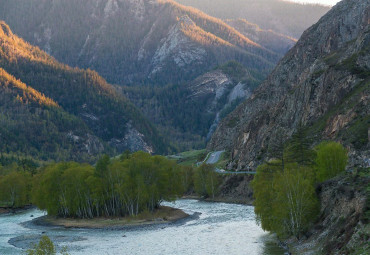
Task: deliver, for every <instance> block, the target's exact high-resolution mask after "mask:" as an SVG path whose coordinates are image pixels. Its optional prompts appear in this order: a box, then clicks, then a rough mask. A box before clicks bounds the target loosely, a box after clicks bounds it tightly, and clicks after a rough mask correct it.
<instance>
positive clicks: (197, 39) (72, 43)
mask: <svg viewBox="0 0 370 255" xmlns="http://www.w3.org/2000/svg"><path fill="white" fill-rule="evenodd" d="M0 19H3V20H4V21H5V22H7V23H8V24H9V25H10V26H11V27H12V29H13V30H14V31H15V33H16V34H18V35H19V36H21V37H23V38H24V39H25V40H26V41H28V42H30V43H31V44H33V45H37V46H39V47H40V48H41V49H43V50H44V51H46V52H47V53H48V54H50V55H52V56H53V57H55V58H56V59H57V60H59V61H61V62H63V63H65V64H68V65H70V66H78V67H80V68H90V69H93V70H95V71H97V72H98V73H99V74H100V75H102V76H103V77H104V78H105V79H106V80H107V81H108V82H110V83H114V84H120V85H131V84H159V85H167V84H169V83H179V82H182V81H191V80H193V79H195V78H196V77H198V76H199V75H202V74H204V73H205V72H208V71H211V70H212V69H213V68H214V67H216V66H218V65H222V64H224V63H226V62H228V61H230V60H236V61H238V62H240V63H241V64H243V65H244V66H245V67H246V68H248V70H250V71H255V72H260V73H262V74H264V75H267V74H268V73H269V72H270V71H271V70H272V68H273V67H274V65H275V64H276V63H277V61H278V60H279V59H280V58H281V57H282V56H283V54H284V53H285V51H286V49H288V48H289V47H291V46H292V45H293V44H294V43H295V41H294V40H293V39H291V38H288V37H285V38H282V36H281V35H279V34H276V33H269V34H268V35H266V34H265V33H257V34H254V35H253V36H254V39H256V41H260V42H261V44H260V43H257V42H256V41H254V40H251V39H250V38H248V37H247V36H246V35H247V34H242V33H240V32H238V31H237V30H236V29H235V28H233V27H232V26H230V25H228V24H227V23H226V22H224V21H222V20H220V19H217V18H214V17H211V16H208V15H207V14H205V13H203V12H201V11H199V10H197V9H195V8H192V7H186V6H183V5H180V4H178V3H176V2H174V1H172V0H168V1H164V0H150V1H149V0H68V1H67V0H57V1H44V0H29V1H23V0H1V1H0ZM260 35H261V36H262V37H266V36H268V37H271V38H272V39H271V40H277V41H279V43H281V44H282V45H281V46H279V47H278V49H276V47H271V48H270V46H271V45H270V44H268V43H263V41H264V39H261V40H258V39H259V36H260ZM275 37H276V38H275Z"/></svg>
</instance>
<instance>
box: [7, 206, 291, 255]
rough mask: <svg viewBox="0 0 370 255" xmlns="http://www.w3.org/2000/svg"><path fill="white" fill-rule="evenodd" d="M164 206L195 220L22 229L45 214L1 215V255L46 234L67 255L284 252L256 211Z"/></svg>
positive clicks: (258, 254) (272, 254)
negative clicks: (122, 226) (258, 220)
mask: <svg viewBox="0 0 370 255" xmlns="http://www.w3.org/2000/svg"><path fill="white" fill-rule="evenodd" d="M164 205H167V206H172V207H176V208H180V209H182V210H184V211H185V212H187V213H189V214H191V215H193V217H190V218H189V219H187V220H182V221H180V222H177V223H172V224H166V225H160V226H158V225H157V226H147V227H140V228H131V229H123V230H86V229H64V228H59V227H42V226H34V225H33V224H29V223H28V224H24V222H27V221H29V220H31V219H32V218H31V215H33V216H34V217H40V216H43V215H44V212H42V211H39V210H36V209H34V210H29V211H26V212H23V213H19V214H16V215H2V216H0V254H2V255H3V254H4V255H5V254H21V253H22V252H23V251H24V250H22V249H21V248H19V247H28V246H29V245H30V243H31V242H33V241H34V240H36V239H38V238H39V237H40V235H41V234H42V233H43V232H45V234H46V235H48V236H49V237H50V238H51V239H52V240H53V241H54V242H55V244H56V245H57V246H58V247H63V246H66V247H68V253H69V254H71V255H74V254H99V255H100V254H101V255H103V254H124V255H126V254H130V255H131V254H140V255H141V254H142V255H146V254H150V255H156V254H158V255H164V254H181V255H187V254H189V255H198V254H199V255H205V254H212V255H216V254H230V255H231V254H248V255H254V254H256V255H283V254H284V250H282V249H281V248H280V247H278V246H277V245H276V242H275V240H274V238H273V237H272V236H271V235H269V234H268V233H266V232H264V231H263V230H262V229H261V228H260V227H259V226H258V225H257V224H256V221H255V214H254V212H253V207H252V206H245V205H237V204H225V203H210V202H203V201H197V200H189V199H183V200H177V201H176V202H174V203H167V202H166V203H164ZM198 213H200V214H198ZM198 215H199V216H198ZM9 240H12V241H11V242H9ZM10 243H13V244H14V245H16V246H18V247H15V246H14V245H11V244H10Z"/></svg>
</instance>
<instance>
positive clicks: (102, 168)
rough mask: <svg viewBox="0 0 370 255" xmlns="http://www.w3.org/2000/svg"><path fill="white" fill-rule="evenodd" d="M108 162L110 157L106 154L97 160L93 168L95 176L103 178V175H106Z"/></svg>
mask: <svg viewBox="0 0 370 255" xmlns="http://www.w3.org/2000/svg"><path fill="white" fill-rule="evenodd" d="M109 162H110V157H109V156H108V155H106V154H105V155H103V156H102V157H101V158H100V159H99V160H98V162H97V163H96V167H95V174H96V176H98V177H104V175H105V174H106V173H107V170H108V165H109Z"/></svg>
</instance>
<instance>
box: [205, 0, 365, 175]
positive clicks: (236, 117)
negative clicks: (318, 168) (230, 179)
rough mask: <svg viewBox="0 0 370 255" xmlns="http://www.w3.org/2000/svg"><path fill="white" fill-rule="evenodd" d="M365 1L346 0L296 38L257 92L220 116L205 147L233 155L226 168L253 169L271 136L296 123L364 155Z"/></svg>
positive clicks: (357, 156)
mask: <svg viewBox="0 0 370 255" xmlns="http://www.w3.org/2000/svg"><path fill="white" fill-rule="evenodd" d="M369 30H370V1H369V0H364V1H357V0H344V1H342V2H340V3H338V4H337V5H336V6H335V7H333V8H332V9H331V11H329V12H328V13H327V14H326V15H325V16H324V17H322V18H321V19H320V21H319V22H318V23H317V24H315V25H313V26H312V27H311V28H309V29H308V30H307V31H305V33H304V34H303V35H302V37H301V39H300V40H299V41H298V43H297V44H296V46H295V47H293V48H292V49H291V50H290V51H289V52H288V53H287V55H286V56H285V57H284V58H283V59H282V60H281V61H280V62H279V64H278V66H277V67H276V68H275V70H274V71H273V72H272V74H271V75H270V76H269V77H268V79H267V80H266V81H265V82H264V83H263V84H262V85H261V86H260V87H259V88H258V89H257V90H256V91H255V93H254V94H253V95H252V96H251V98H250V99H248V100H247V101H246V102H244V103H243V104H242V105H240V106H239V107H238V108H237V109H236V110H235V111H234V112H233V113H231V114H230V115H229V116H228V117H227V118H225V119H224V120H223V121H222V122H221V124H220V125H219V127H218V129H217V131H216V133H215V134H214V136H213V137H212V139H211V141H210V143H209V145H208V148H209V149H212V150H216V149H217V150H219V149H228V150H230V151H231V152H232V161H231V163H230V165H229V167H231V168H236V169H245V168H252V169H253V168H255V167H257V165H258V164H259V163H260V162H261V161H262V160H264V159H265V157H266V155H265V152H266V151H267V149H268V147H269V141H270V138H271V137H272V136H276V135H277V129H278V128H279V127H281V128H283V129H284V130H285V131H286V133H287V136H288V137H289V136H291V135H292V133H293V132H294V131H295V130H296V127H297V126H298V125H299V123H303V124H304V125H306V126H307V127H308V128H309V130H310V132H311V134H312V135H316V138H317V139H316V140H321V139H335V140H339V141H341V142H342V143H344V144H345V145H346V146H347V147H348V149H349V150H350V151H351V163H352V164H359V165H364V164H367V163H365V162H367V159H368V158H369V157H370V155H369V137H368V129H369V111H370V109H369V94H370V88H369V87H370V86H369V84H370V52H369V51H370V47H369V45H370V33H369Z"/></svg>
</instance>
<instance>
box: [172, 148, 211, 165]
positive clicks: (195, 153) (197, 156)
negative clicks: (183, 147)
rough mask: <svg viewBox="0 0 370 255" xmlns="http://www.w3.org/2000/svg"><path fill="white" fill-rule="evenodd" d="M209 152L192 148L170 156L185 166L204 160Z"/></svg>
mask: <svg viewBox="0 0 370 255" xmlns="http://www.w3.org/2000/svg"><path fill="white" fill-rule="evenodd" d="M206 155H207V152H206V150H205V149H203V150H192V151H185V152H181V153H179V154H176V155H172V156H168V158H169V159H173V160H176V161H177V163H178V164H180V165H183V166H192V165H195V164H196V163H197V162H199V161H203V160H204V158H205V157H206Z"/></svg>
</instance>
